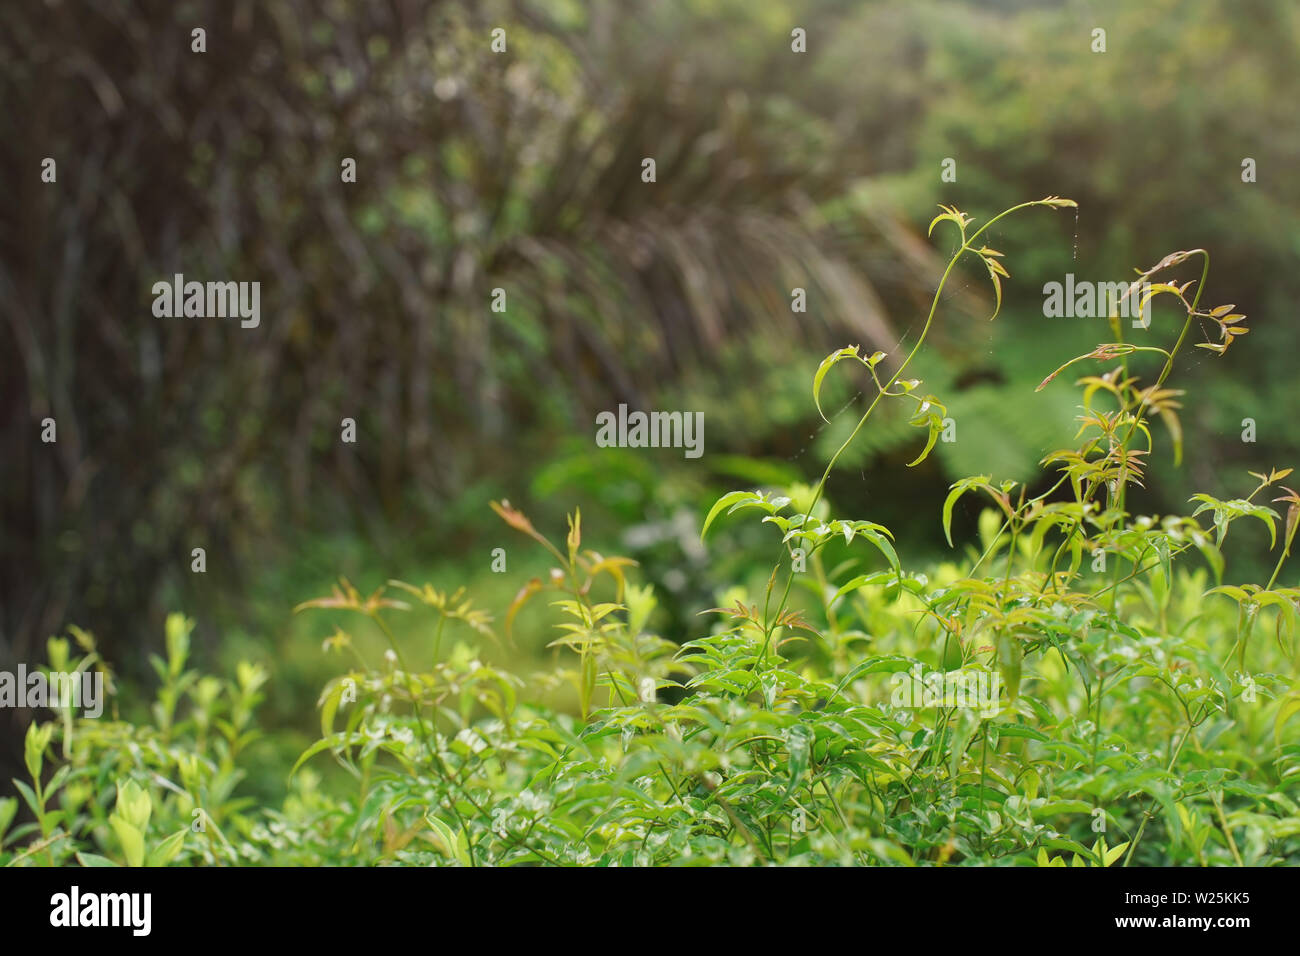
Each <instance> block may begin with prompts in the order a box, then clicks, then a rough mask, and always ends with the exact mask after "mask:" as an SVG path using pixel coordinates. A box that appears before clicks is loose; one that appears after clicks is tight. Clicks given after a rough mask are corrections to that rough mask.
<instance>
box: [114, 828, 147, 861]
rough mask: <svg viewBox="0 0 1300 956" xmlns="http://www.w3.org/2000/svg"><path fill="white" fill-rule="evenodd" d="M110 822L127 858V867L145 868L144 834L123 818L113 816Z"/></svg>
mask: <svg viewBox="0 0 1300 956" xmlns="http://www.w3.org/2000/svg"><path fill="white" fill-rule="evenodd" d="M108 822H109V823H110V824H111V825H112V827H113V832H114V833H116V834H117V839H118V842H119V843H121V844H122V853H123V854H124V855H125V856H126V865H127V866H144V834H143V833H141V832H140V831H139V829H137V828H136V827H134V826H132V825H131V824H130V823H127V822H126V821H125V820H123V819H122V818H121V817H118V816H112V817H109V818H108Z"/></svg>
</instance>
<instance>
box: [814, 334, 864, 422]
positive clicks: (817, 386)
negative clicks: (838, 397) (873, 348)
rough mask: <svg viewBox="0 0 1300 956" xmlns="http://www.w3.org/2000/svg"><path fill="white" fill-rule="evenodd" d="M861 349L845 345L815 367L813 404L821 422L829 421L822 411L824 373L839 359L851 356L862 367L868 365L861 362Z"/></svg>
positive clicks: (857, 346)
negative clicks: (859, 351)
mask: <svg viewBox="0 0 1300 956" xmlns="http://www.w3.org/2000/svg"><path fill="white" fill-rule="evenodd" d="M861 347H862V346H860V345H846V346H844V348H842V349H840V350H839V351H837V352H832V353H831V354H830V355H828V356H826V357H825V358H824V359H822V363H821V364H820V365H818V366H817V374H815V375H814V376H813V404H815V405H816V406H817V414H818V415H820V416H821V417H822V421H824V422H829V421H830V419H829V418H827V417H826V413H825V412H823V411H822V402H821V393H822V380H823V379H824V378H826V373H827V372H829V371H830V370H831V369H832V368H833V367H834V366H835V365H836V364H837V363H838V362H839V361H840V360H841V359H846V358H849V357H850V356H852V357H853V358H855V359H857V360H858V361H859V362H862V364H863V365H867V364H868V363H867V362H865V361H863V359H862V356H860V355H859V354H858V349H860V348H861Z"/></svg>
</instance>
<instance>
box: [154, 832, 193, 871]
mask: <svg viewBox="0 0 1300 956" xmlns="http://www.w3.org/2000/svg"><path fill="white" fill-rule="evenodd" d="M187 833H189V830H188V829H184V828H183V829H180V830H177V831H176V832H175V833H173V834H172V835H171V836H169V837H168V838H167V839H165V840H163V841H162V842H161V843H159V844H158V845H157V846H156V847H154V848H153V852H152V853H150V854H149V865H150V866H166V865H167V864H168V863H170V862H171V861H172V860H174V859H176V855H177V854H178V853H180V852H181V848H182V847H184V846H185V834H187Z"/></svg>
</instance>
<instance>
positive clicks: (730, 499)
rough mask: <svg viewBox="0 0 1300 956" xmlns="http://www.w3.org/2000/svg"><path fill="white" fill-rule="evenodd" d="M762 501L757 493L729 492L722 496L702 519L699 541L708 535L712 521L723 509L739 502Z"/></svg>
mask: <svg viewBox="0 0 1300 956" xmlns="http://www.w3.org/2000/svg"><path fill="white" fill-rule="evenodd" d="M762 499H763V496H762V495H761V494H759V493H758V492H757V491H731V492H728V493H727V494H725V495H723V496H722V497H721V498H719V499H718V500H717V501H716V502H714V504H713V507H712V508H710V509H709V513H708V516H707V517H705V519H704V527H703V528H701V529H700V540H701V541H703V540H704V536H705V535H706V534H708V533H709V527H710V525H712V524H713V520H714V519H715V518H717V517H718V515H720V514H722V512H723V510H724V509H726V508H729V507H731V506H732V505H734V504H736V503H737V502H739V501H761V500H762Z"/></svg>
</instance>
